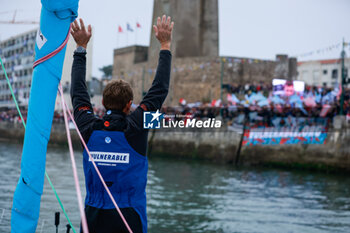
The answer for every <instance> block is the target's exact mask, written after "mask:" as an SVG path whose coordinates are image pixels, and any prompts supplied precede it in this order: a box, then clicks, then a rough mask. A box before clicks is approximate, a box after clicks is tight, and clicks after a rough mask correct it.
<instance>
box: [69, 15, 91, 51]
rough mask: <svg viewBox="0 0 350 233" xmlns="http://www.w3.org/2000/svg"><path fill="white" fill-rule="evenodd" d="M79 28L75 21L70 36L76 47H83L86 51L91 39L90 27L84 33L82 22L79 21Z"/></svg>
mask: <svg viewBox="0 0 350 233" xmlns="http://www.w3.org/2000/svg"><path fill="white" fill-rule="evenodd" d="M79 21H80V26H79V23H78V21H77V20H75V21H74V22H73V23H72V30H71V32H70V33H71V34H72V36H73V38H74V40H75V42H76V43H77V46H78V47H79V46H81V47H84V48H85V49H86V47H87V44H88V43H89V40H90V38H91V25H89V26H88V30H87V31H86V29H85V25H84V21H83V20H82V19H79Z"/></svg>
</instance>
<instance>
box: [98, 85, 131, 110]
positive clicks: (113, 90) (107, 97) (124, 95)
mask: <svg viewBox="0 0 350 233" xmlns="http://www.w3.org/2000/svg"><path fill="white" fill-rule="evenodd" d="M133 98H134V95H133V92H132V89H131V86H130V84H129V83H127V82H125V81H124V80H121V79H119V80H112V81H110V82H109V83H108V84H107V86H106V87H105V89H104V90H103V106H104V107H105V108H106V109H110V110H120V111H123V109H124V108H125V106H126V104H127V103H129V101H130V100H133Z"/></svg>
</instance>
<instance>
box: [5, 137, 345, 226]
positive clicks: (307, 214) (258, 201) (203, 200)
mask: <svg viewBox="0 0 350 233" xmlns="http://www.w3.org/2000/svg"><path fill="white" fill-rule="evenodd" d="M75 149H76V151H75V156H76V161H77V166H78V171H79V176H80V185H81V186H82V190H84V189H85V188H84V175H83V171H82V153H81V149H80V148H75ZM21 151H22V145H21V144H10V143H7V142H0V217H1V218H0V232H10V218H11V206H12V196H13V192H14V190H15V187H16V183H17V181H18V177H19V174H20V159H21ZM46 170H47V173H48V174H49V176H50V178H51V180H52V182H53V184H54V186H55V188H56V189H57V191H58V194H59V196H60V198H61V199H62V202H63V204H64V207H65V208H66V210H67V212H68V215H69V217H70V218H71V220H72V222H73V225H74V226H75V228H76V229H77V231H78V232H79V223H80V217H79V210H78V203H77V196H76V192H75V187H74V181H73V173H72V167H71V162H70V157H69V152H68V149H67V148H58V147H56V148H49V149H48V153H47V162H46ZM83 195H85V194H84V193H83ZM147 195H148V196H147V213H148V229H149V232H151V233H161V232H167V233H170V232H350V179H349V177H348V176H347V175H344V174H343V175H341V174H338V175H331V174H323V173H321V172H307V171H285V170H279V169H266V168H264V169H263V168H240V169H236V168H234V167H233V166H232V165H218V164H212V163H209V162H201V161H198V160H178V159H169V158H159V157H157V158H153V157H152V156H151V157H150V158H149V173H148V186H147ZM56 211H60V212H61V222H60V225H59V232H66V227H65V226H66V224H67V220H66V219H65V218H64V216H63V213H62V211H61V209H60V207H59V205H58V202H57V200H56V198H55V196H54V194H53V191H52V190H51V188H50V186H49V184H48V182H47V181H45V186H44V193H43V196H42V202H41V212H40V219H39V222H38V227H37V232H45V233H50V232H55V226H54V214H55V212H56ZM71 232H72V231H71Z"/></svg>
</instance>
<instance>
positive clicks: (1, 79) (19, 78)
mask: <svg viewBox="0 0 350 233" xmlns="http://www.w3.org/2000/svg"><path fill="white" fill-rule="evenodd" d="M36 31H37V30H36V29H35V30H31V31H29V32H26V33H23V34H20V35H17V36H15V37H12V38H10V39H7V40H5V41H2V42H0V56H1V59H2V61H3V63H4V66H5V69H6V72H7V75H8V78H9V80H10V82H11V85H12V89H13V91H14V93H15V95H16V98H17V100H18V102H19V104H20V106H25V105H28V100H29V92H30V86H31V80H32V72H33V68H32V67H33V62H34V48H35V37H36ZM14 106H15V104H14V101H13V100H12V96H11V92H10V89H9V86H8V84H7V81H6V78H5V73H4V71H3V70H2V69H1V70H0V108H3V107H14Z"/></svg>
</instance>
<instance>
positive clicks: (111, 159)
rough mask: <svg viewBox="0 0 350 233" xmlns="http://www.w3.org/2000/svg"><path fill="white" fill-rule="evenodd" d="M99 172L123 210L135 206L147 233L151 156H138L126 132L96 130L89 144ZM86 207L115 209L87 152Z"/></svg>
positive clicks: (85, 168)
mask: <svg viewBox="0 0 350 233" xmlns="http://www.w3.org/2000/svg"><path fill="white" fill-rule="evenodd" d="M87 146H88V148H89V150H90V154H91V156H92V157H93V159H94V161H95V163H96V165H97V166H98V169H99V170H100V172H101V175H102V176H103V178H104V180H105V182H106V184H107V186H108V188H109V190H110V191H111V193H112V195H113V197H114V199H115V201H116V202H117V204H118V206H119V207H120V208H128V207H132V208H134V209H135V211H136V212H137V213H138V215H139V216H140V219H141V223H142V231H143V232H147V216H146V183H147V171H148V161H147V157H146V156H143V155H140V154H139V153H137V152H136V151H135V150H134V149H133V148H132V147H131V146H130V145H129V143H128V141H127V140H126V138H125V135H124V132H120V131H103V130H95V131H93V133H92V135H91V136H90V140H89V142H88V144H87ZM83 160H84V173H85V185H86V198H85V205H88V206H92V207H95V208H99V209H114V208H115V207H114V205H113V203H112V201H111V199H110V197H109V196H108V194H107V192H106V191H105V188H104V187H103V185H102V182H101V180H100V179H99V177H98V175H97V173H96V170H95V168H94V167H93V164H92V162H91V160H90V159H89V156H88V154H87V152H86V150H84V153H83Z"/></svg>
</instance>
